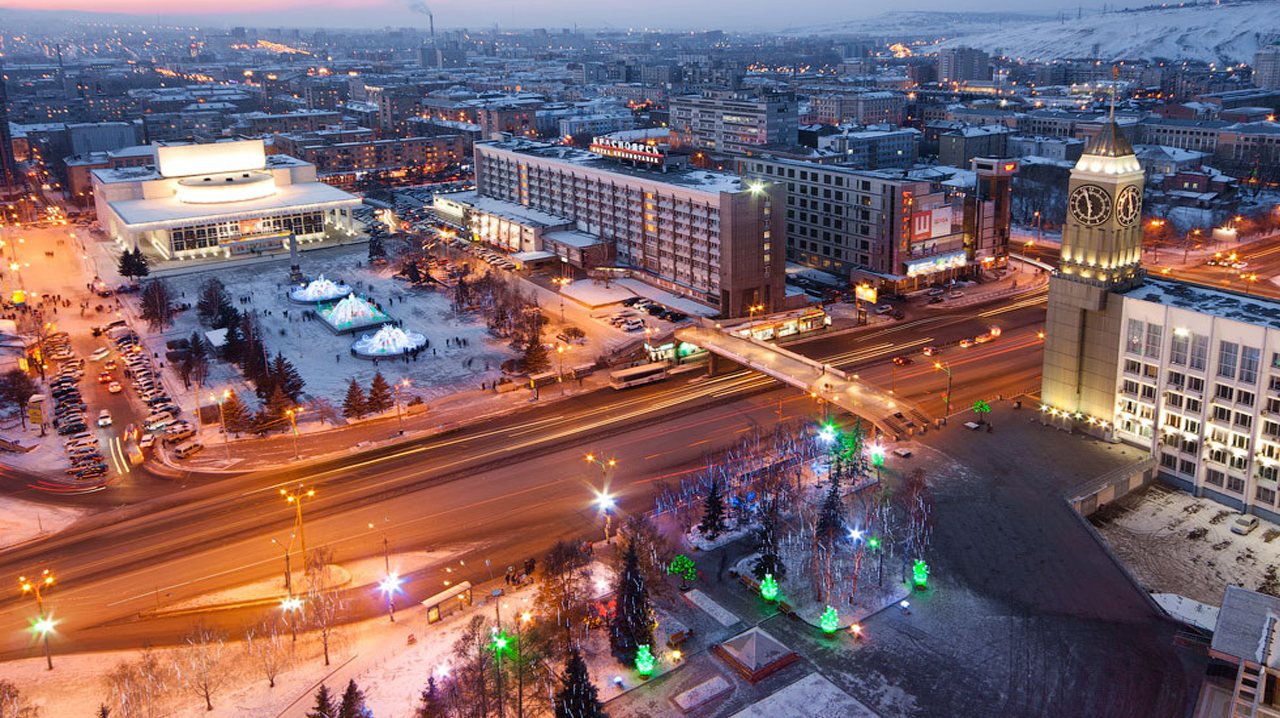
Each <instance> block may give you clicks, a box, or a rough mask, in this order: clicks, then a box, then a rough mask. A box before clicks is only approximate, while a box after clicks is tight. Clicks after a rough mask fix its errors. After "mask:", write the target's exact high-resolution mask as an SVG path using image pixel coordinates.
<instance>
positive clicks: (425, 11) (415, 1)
mask: <svg viewBox="0 0 1280 718" xmlns="http://www.w3.org/2000/svg"><path fill="white" fill-rule="evenodd" d="M409 12H416V13H420V14H422V15H426V16H427V19H428V20H429V21H430V22H431V39H432V40H434V39H436V16H435V15H433V14H432V13H431V8H429V7H427V4H426V3H424V2H422V0H409Z"/></svg>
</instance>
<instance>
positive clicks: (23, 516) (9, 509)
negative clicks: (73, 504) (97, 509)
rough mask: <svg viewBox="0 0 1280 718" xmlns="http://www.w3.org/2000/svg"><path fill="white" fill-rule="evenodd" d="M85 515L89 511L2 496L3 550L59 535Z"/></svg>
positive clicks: (0, 538) (0, 545)
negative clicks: (44, 537)
mask: <svg viewBox="0 0 1280 718" xmlns="http://www.w3.org/2000/svg"><path fill="white" fill-rule="evenodd" d="M7 460H8V459H7V457H6V461H7ZM85 513H86V510H85V509H76V508H68V507H65V506H49V505H46V504H37V503H33V502H31V501H23V500H22V499H15V498H12V497H9V496H0V548H3V547H5V546H13V545H15V544H19V543H23V542H25V541H31V540H32V539H36V538H39V537H41V536H48V535H50V534H55V533H58V532H59V531H61V530H63V529H65V528H66V527H68V526H70V525H71V524H73V523H75V522H76V521H78V520H80V518H81V517H82V516H84V515H85Z"/></svg>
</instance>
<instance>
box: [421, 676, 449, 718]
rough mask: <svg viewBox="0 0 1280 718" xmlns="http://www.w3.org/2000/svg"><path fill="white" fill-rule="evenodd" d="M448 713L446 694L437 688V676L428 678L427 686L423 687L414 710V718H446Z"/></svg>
mask: <svg viewBox="0 0 1280 718" xmlns="http://www.w3.org/2000/svg"><path fill="white" fill-rule="evenodd" d="M448 714H449V711H448V708H447V707H446V706H445V702H444V696H442V695H441V691H440V690H439V689H438V688H436V679H435V676H431V677H429V678H427V687H426V688H423V689H422V697H421V698H420V699H419V701H418V707H417V708H416V709H415V710H414V712H413V718H445V717H446V716H447V715H448Z"/></svg>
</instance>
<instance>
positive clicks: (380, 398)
mask: <svg viewBox="0 0 1280 718" xmlns="http://www.w3.org/2000/svg"><path fill="white" fill-rule="evenodd" d="M365 402H366V403H365V406H366V407H367V408H368V411H369V413H370V414H378V413H381V412H384V411H386V410H387V409H390V408H391V406H392V404H393V403H394V400H393V399H392V397H391V385H390V384H388V383H387V379H386V377H384V376H382V372H378V373H376V374H374V375H373V383H371V384H370V385H369V397H368V399H366V400H365Z"/></svg>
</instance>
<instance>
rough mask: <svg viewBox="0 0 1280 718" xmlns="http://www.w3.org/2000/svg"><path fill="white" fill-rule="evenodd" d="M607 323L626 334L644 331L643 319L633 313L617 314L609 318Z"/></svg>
mask: <svg viewBox="0 0 1280 718" xmlns="http://www.w3.org/2000/svg"><path fill="white" fill-rule="evenodd" d="M609 323H610V324H612V325H613V326H615V327H617V328H618V329H621V330H623V331H627V332H642V331H644V319H642V318H641V317H640V315H638V314H636V313H635V312H630V311H625V312H618V313H617V314H614V315H613V316H611V317H609Z"/></svg>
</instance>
